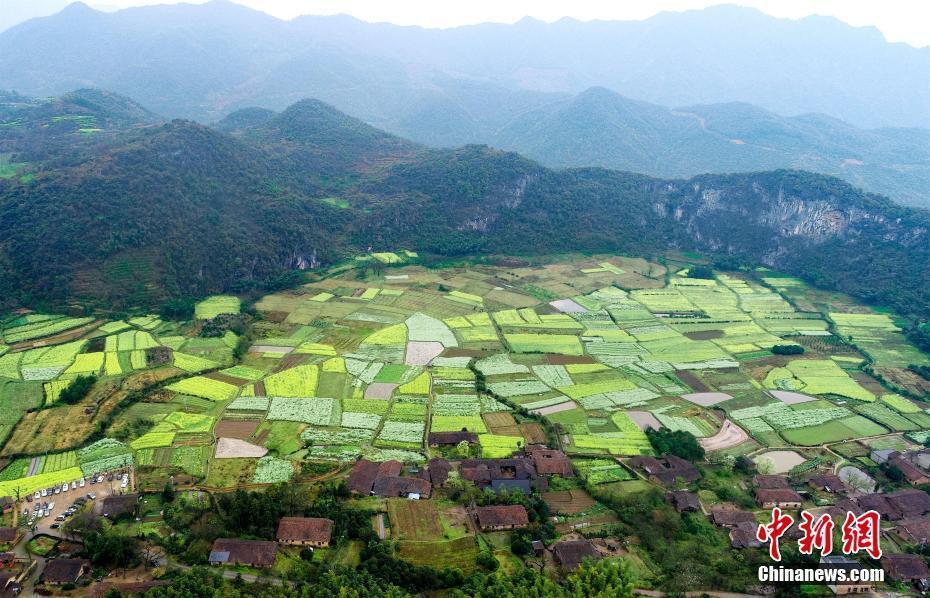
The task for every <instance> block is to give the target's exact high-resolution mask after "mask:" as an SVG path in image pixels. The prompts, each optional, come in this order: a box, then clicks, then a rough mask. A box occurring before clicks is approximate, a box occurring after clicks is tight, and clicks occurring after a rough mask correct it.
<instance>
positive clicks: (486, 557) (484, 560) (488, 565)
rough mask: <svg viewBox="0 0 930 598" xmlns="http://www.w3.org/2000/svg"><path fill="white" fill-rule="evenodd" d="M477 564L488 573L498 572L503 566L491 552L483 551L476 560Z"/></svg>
mask: <svg viewBox="0 0 930 598" xmlns="http://www.w3.org/2000/svg"><path fill="white" fill-rule="evenodd" d="M475 562H477V563H478V565H480V566H481V567H483V568H484V569H487V570H488V571H497V570H498V568H500V566H501V564H500V563H499V562H498V561H497V557H495V556H494V553H493V552H491V551H490V550H482V551H481V552H479V553H478V558H476V559H475Z"/></svg>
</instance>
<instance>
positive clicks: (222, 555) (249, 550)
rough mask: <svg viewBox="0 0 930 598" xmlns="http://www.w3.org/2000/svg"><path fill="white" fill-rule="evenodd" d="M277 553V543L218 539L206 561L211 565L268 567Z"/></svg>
mask: <svg viewBox="0 0 930 598" xmlns="http://www.w3.org/2000/svg"><path fill="white" fill-rule="evenodd" d="M277 553H278V544H277V542H269V541H267V540H239V539H235V538H220V539H218V540H216V541H214V542H213V547H212V548H211V549H210V556H209V559H208V560H209V562H210V564H211V565H247V566H249V567H270V566H272V565H273V564H274V559H275V555H277Z"/></svg>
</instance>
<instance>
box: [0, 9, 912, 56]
mask: <svg viewBox="0 0 930 598" xmlns="http://www.w3.org/2000/svg"><path fill="white" fill-rule="evenodd" d="M48 1H50V0H44V2H48ZM51 1H52V2H54V1H55V0H51ZM62 1H64V0H62ZM85 1H87V2H88V4H91V5H94V6H97V7H100V8H103V7H107V8H115V7H125V6H138V5H142V4H163V3H172V2H173V1H174V0H85ZM188 1H194V2H200V1H202V0H188ZM237 1H238V2H239V3H240V4H245V5H247V6H251V7H252V8H257V9H260V10H264V11H265V12H268V13H270V14H273V15H275V16H277V17H280V18H284V19H290V18H293V17H295V16H297V15H301V14H338V13H346V14H350V15H353V16H355V17H358V18H360V19H362V20H365V21H388V22H391V23H396V24H400V25H421V26H424V27H453V26H456V25H466V24H473V23H481V22H486V21H495V22H505V23H512V22H514V21H517V20H519V19H520V18H522V17H524V16H532V17H536V18H538V19H542V20H545V21H554V20H557V19H559V18H561V17H566V16H569V17H575V18H577V19H581V20H590V19H621V20H625V19H645V18H647V17H649V16H652V15H654V14H655V13H657V12H659V11H663V10H671V11H680V10H688V9H694V8H703V7H706V6H711V5H714V4H721V3H722V2H719V1H716V2H715V1H713V0H558V1H557V0H393V1H389V0H237ZM21 2H23V0H0V8H2V6H3V5H4V4H7V3H9V4H10V5H13V4H19V3H21ZM25 2H27V3H29V4H33V3H36V4H39V3H43V2H42V0H25ZM730 3H731V4H740V5H743V6H752V7H755V8H758V9H760V10H762V11H763V12H766V13H768V14H770V15H773V16H777V17H786V18H793V19H797V18H801V17H804V16H808V15H811V14H819V15H830V16H834V17H837V18H839V19H841V20H843V21H845V22H846V23H849V24H850V25H855V26H863V25H873V26H875V27H877V28H878V29H879V30H880V31H881V32H882V33H883V34H884V35H885V37H886V38H887V39H888V40H889V41H896V42H898V41H900V42H906V43H909V44H911V45H913V46H930V1H928V0H735V1H733V2H730ZM33 5H34V4H33Z"/></svg>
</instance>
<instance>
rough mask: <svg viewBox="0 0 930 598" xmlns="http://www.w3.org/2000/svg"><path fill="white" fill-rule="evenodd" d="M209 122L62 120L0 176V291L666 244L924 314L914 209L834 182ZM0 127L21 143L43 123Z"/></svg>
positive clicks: (124, 298)
mask: <svg viewBox="0 0 930 598" xmlns="http://www.w3.org/2000/svg"><path fill="white" fill-rule="evenodd" d="M47 105H49V106H56V105H59V103H58V102H56V101H52V102H47ZM63 106H64V107H65V108H67V107H68V104H63ZM121 106H122V103H120V102H115V103H114V104H113V110H114V112H119V113H122V112H124V110H125V109H124V108H123V107H121ZM105 112H106V111H105V110H104V113H100V114H98V115H97V116H95V118H96V119H99V120H100V121H111V120H112V121H116V120H117V119H115V118H113V119H111V118H109V117H108V116H107V114H106V113H105ZM224 124H225V126H227V127H228V126H232V127H233V129H234V133H233V134H227V133H224V132H222V131H220V130H217V129H215V128H210V127H206V126H204V125H199V124H196V123H193V122H190V121H184V120H174V121H171V122H162V123H155V124H138V123H135V122H132V121H130V122H128V123H127V125H126V126H125V127H122V128H120V127H119V126H116V127H115V128H114V129H112V130H109V131H108V132H104V131H101V132H100V133H82V132H80V131H72V132H68V133H64V134H63V137H62V139H63V140H66V139H68V138H69V137H74V136H77V135H80V136H87V137H89V138H91V139H93V138H95V136H97V135H101V137H100V138H99V139H100V140H99V141H98V142H96V143H94V142H88V143H84V144H77V145H74V144H71V143H66V142H61V143H56V144H50V145H48V146H47V153H48V155H47V156H43V157H40V158H38V159H36V161H34V162H30V163H26V164H24V165H21V166H19V168H22V170H21V171H20V172H27V173H28V176H19V175H18V174H17V176H11V177H6V178H0V214H2V215H3V218H0V272H2V273H3V275H2V276H0V302H2V304H3V305H4V306H6V307H9V306H12V305H46V306H61V305H63V304H68V305H75V304H77V305H84V306H87V307H90V308H95V307H97V308H103V309H106V310H122V309H133V308H138V309H142V308H144V309H150V308H151V307H152V306H155V305H158V304H159V303H161V302H164V301H166V300H169V299H172V298H178V297H196V296H202V295H205V294H210V293H215V292H220V291H230V290H232V291H242V290H247V289H250V288H269V287H271V288H280V285H282V284H288V283H289V284H294V282H295V278H294V277H293V274H294V271H295V270H296V269H301V268H310V267H317V266H319V265H325V264H332V263H334V262H337V261H339V260H341V259H345V258H347V257H351V256H355V255H358V254H359V253H363V252H365V251H367V250H368V248H369V247H373V248H383V249H397V248H403V247H406V248H411V249H414V250H417V251H420V252H421V255H422V256H423V257H424V259H426V260H430V259H447V258H449V257H470V256H487V255H501V254H503V255H527V256H531V255H551V254H560V253H565V252H574V251H583V252H605V253H606V252H611V253H618V252H620V253H628V254H634V255H646V256H657V255H661V254H663V253H664V252H666V251H668V250H669V249H678V250H684V251H700V252H706V253H708V254H711V255H715V256H718V257H721V258H723V259H726V260H729V262H730V263H732V264H734V265H740V264H749V265H766V266H769V267H774V268H778V269H781V270H784V271H787V272H789V273H793V274H797V275H800V276H803V277H805V278H807V279H809V280H812V281H814V282H815V283H817V284H819V285H821V286H825V287H829V288H836V289H839V290H842V291H846V292H850V293H853V294H855V295H858V296H860V297H863V298H865V299H867V300H869V301H874V302H880V303H882V304H885V305H889V306H891V307H894V308H895V309H897V310H898V311H899V312H900V313H903V314H915V315H919V316H922V317H925V318H926V317H930V269H928V266H927V264H930V241H928V235H930V212H927V211H924V210H915V209H910V208H905V207H901V206H897V205H895V204H892V203H891V202H890V201H888V200H887V199H885V198H883V197H880V196H876V195H872V194H869V193H864V192H862V191H859V190H857V189H855V188H853V187H852V186H850V185H848V184H846V183H844V182H842V181H840V180H838V179H836V178H832V177H827V176H823V175H816V174H810V173H806V172H800V171H788V170H778V171H771V172H757V173H748V174H737V175H704V176H698V177H693V178H690V179H684V180H680V179H678V180H676V179H663V178H654V177H649V176H646V175H642V174H632V173H627V172H620V171H612V170H606V169H602V168H573V169H562V170H552V169H549V168H546V167H543V166H541V165H539V164H538V163H536V162H534V161H532V160H529V159H527V158H524V157H522V156H520V155H518V154H515V153H512V152H505V151H501V150H496V149H491V148H488V147H486V146H480V145H468V146H464V147H461V148H457V149H451V150H440V149H432V148H428V147H425V146H422V145H419V144H416V143H413V142H410V141H407V140H405V139H403V138H399V137H396V136H394V135H391V134H389V133H385V132H383V131H379V130H378V129H376V128H374V127H371V126H370V125H368V124H365V123H364V122H361V121H359V120H357V119H354V118H351V117H348V116H346V115H345V114H343V113H341V112H339V111H338V110H335V109H334V108H333V107H332V106H329V105H327V104H325V103H322V102H319V101H317V100H306V101H301V102H298V103H296V104H295V105H293V106H291V107H289V108H288V109H286V110H284V111H283V112H281V113H279V114H269V113H266V112H261V111H258V112H256V111H249V112H247V113H244V114H243V113H240V114H237V115H233V116H231V117H230V119H229V120H228V121H226V122H225V123H224ZM15 128H18V129H19V130H20V132H19V134H20V135H21V137H22V138H23V139H25V140H28V139H29V138H30V137H31V136H41V135H43V134H44V133H43V131H44V130H45V129H47V128H48V127H47V122H46V121H45V120H42V119H33V120H24V121H23V122H22V123H21V124H19V125H17V126H16V127H15ZM14 157H15V159H16V160H20V161H21V158H20V157H19V154H16V155H15V156H14Z"/></svg>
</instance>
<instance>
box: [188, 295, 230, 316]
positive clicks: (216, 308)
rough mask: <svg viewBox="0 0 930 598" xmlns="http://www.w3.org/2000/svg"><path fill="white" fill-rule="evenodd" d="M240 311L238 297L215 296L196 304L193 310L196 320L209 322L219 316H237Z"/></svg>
mask: <svg viewBox="0 0 930 598" xmlns="http://www.w3.org/2000/svg"><path fill="white" fill-rule="evenodd" d="M240 309H241V304H240V301H239V298H238V297H232V296H230V295H217V296H214V297H209V298H207V299H204V300H203V301H201V302H200V303H198V304H197V305H196V306H195V308H194V316H195V317H196V318H197V319H198V320H209V319H211V318H215V317H216V316H218V315H221V314H237V313H239V310H240Z"/></svg>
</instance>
